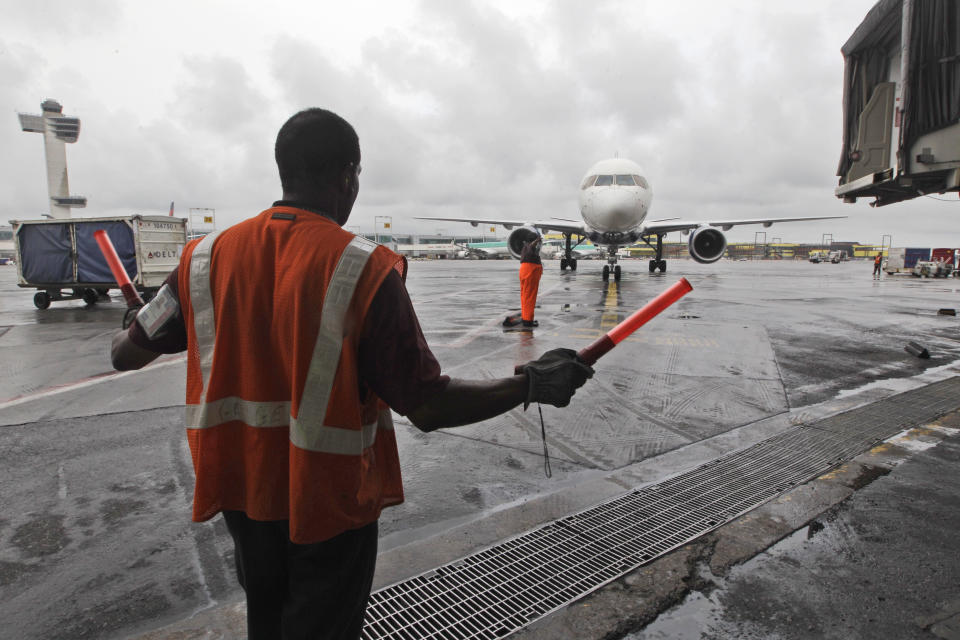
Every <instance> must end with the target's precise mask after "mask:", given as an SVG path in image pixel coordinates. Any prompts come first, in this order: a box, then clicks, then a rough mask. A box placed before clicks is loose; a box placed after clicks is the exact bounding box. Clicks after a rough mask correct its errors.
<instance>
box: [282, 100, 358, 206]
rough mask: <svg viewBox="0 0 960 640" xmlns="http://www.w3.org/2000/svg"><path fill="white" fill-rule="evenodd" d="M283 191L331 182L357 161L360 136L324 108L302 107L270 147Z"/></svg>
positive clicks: (284, 126) (347, 124) (288, 121)
mask: <svg viewBox="0 0 960 640" xmlns="http://www.w3.org/2000/svg"><path fill="white" fill-rule="evenodd" d="M273 153H274V157H275V158H276V160H277V168H278V169H279V170H280V184H282V185H283V189H284V191H299V190H302V189H304V188H309V187H311V186H316V184H317V182H321V183H324V182H325V183H327V184H333V183H334V181H335V180H336V179H337V178H338V177H339V175H340V173H341V172H342V171H343V169H344V168H346V167H347V165H350V164H354V165H359V164H360V140H359V138H358V137H357V132H356V131H354V129H353V127H352V126H350V123H349V122H347V121H346V120H344V119H343V118H341V117H340V116H338V115H337V114H335V113H333V112H332V111H327V110H326V109H319V108H312V109H304V110H303V111H300V112H299V113H296V114H294V115H293V116H292V117H291V118H290V119H289V120H287V121H286V122H285V123H284V125H283V126H282V127H280V132H279V133H278V134H277V143H276V146H275V147H274V150H273Z"/></svg>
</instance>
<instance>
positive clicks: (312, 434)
mask: <svg viewBox="0 0 960 640" xmlns="http://www.w3.org/2000/svg"><path fill="white" fill-rule="evenodd" d="M376 248H377V245H376V243H374V242H371V241H369V240H367V239H366V238H360V237H355V238H354V239H353V240H351V241H350V244H348V245H347V248H346V249H344V250H343V254H342V255H341V256H340V261H339V262H338V263H337V268H336V269H335V270H334V272H333V277H332V278H330V284H329V285H327V291H326V293H325V294H324V296H323V310H322V312H321V314H320V331H319V333H317V342H316V343H315V344H314V346H313V357H312V358H311V359H310V369H309V370H308V371H307V381H306V384H304V385H303V396H302V397H301V398H300V410H299V411H298V412H297V417H296V418H293V419H291V420H290V441H291V442H292V443H293V444H294V445H296V446H298V447H300V448H301V449H307V450H308V451H327V450H328V449H327V447H329V446H332V445H333V444H334V443H335V442H337V441H338V439H339V436H338V435H334V434H332V433H330V429H331V428H330V427H326V426H325V425H324V424H323V420H324V418H326V417H327V403H328V402H329V401H330V393H331V392H332V391H333V379H334V376H335V375H336V373H337V365H338V364H339V362H340V351H341V349H343V322H344V319H345V318H346V315H347V307H348V306H349V305H350V300H351V299H352V298H353V292H354V290H355V289H356V288H357V281H358V280H360V274H361V273H363V268H364V267H365V266H366V265H367V260H369V259H370V254H371V253H373V250H374V249H376ZM336 431H349V430H346V429H336ZM352 433H357V432H356V431H353V432H352ZM375 434H376V425H374V430H373V435H375ZM362 444H363V445H364V446H363V448H365V447H368V446H370V445H371V444H373V437H371V438H370V439H369V442H368V441H367V438H365V437H364V438H363V440H362ZM363 448H361V449H360V450H359V451H356V452H355V453H358V454H359V453H360V452H361V451H363ZM330 453H338V452H335V451H330Z"/></svg>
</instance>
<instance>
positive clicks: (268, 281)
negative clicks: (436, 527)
mask: <svg viewBox="0 0 960 640" xmlns="http://www.w3.org/2000/svg"><path fill="white" fill-rule="evenodd" d="M391 269H397V270H398V271H399V272H400V274H401V276H403V275H405V270H406V262H405V261H404V259H403V258H402V257H400V256H398V255H397V254H395V253H393V252H392V251H390V250H388V249H386V248H385V247H382V246H379V245H377V244H375V243H373V242H370V241H369V240H365V239H363V238H359V237H356V236H354V235H353V234H351V233H349V232H347V231H344V230H343V229H342V228H340V226H339V225H337V224H336V223H335V222H333V221H331V220H329V219H327V218H324V217H322V216H320V215H317V214H315V213H310V212H307V211H302V210H300V209H295V208H291V207H273V208H271V209H267V210H266V211H264V212H263V213H261V214H260V215H259V216H257V217H255V218H253V219H250V220H246V221H244V222H242V223H240V224H237V225H235V226H233V227H230V228H229V229H227V230H225V231H224V232H222V233H219V234H210V235H207V236H204V237H203V238H201V239H200V240H198V241H194V242H191V243H190V244H188V245H187V247H186V248H185V250H184V254H183V257H182V259H181V263H180V272H179V278H180V279H179V287H180V297H181V306H182V309H183V314H184V322H185V324H186V327H187V345H188V356H187V399H186V404H187V406H186V426H187V437H188V440H189V443H190V451H191V454H192V456H193V466H194V470H195V471H196V476H197V482H196V488H195V490H194V501H193V519H194V520H195V521H197V522H202V521H204V520H208V519H210V518H212V517H213V516H214V515H216V514H217V513H219V512H220V511H223V510H239V511H243V512H245V513H246V514H247V516H249V517H250V518H252V519H254V520H289V521H290V539H291V540H292V541H293V542H297V543H311V542H319V541H322V540H326V539H329V538H331V537H333V536H335V535H337V534H339V533H341V532H343V531H346V530H348V529H355V528H359V527H361V526H363V525H365V524H368V523H370V522H373V521H374V520H376V519H377V518H378V517H379V516H380V511H381V509H383V508H384V507H386V506H390V505H394V504H399V503H401V502H403V485H402V482H401V479H400V462H399V457H398V455H397V444H396V438H395V436H394V432H393V423H392V420H391V418H390V411H389V409H388V408H387V406H386V404H385V403H384V402H383V401H381V400H380V399H379V398H377V396H376V395H374V394H373V392H372V391H370V390H368V389H365V388H364V387H362V383H361V381H360V380H359V378H358V364H357V349H358V341H359V338H360V332H361V329H362V327H363V323H364V318H365V317H366V313H367V310H368V308H369V306H370V302H371V301H372V300H373V297H374V294H376V292H377V289H378V288H379V287H380V284H381V283H382V282H383V279H384V278H385V277H386V276H387V274H388V273H389V272H390V270H391Z"/></svg>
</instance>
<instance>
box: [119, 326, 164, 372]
mask: <svg viewBox="0 0 960 640" xmlns="http://www.w3.org/2000/svg"><path fill="white" fill-rule="evenodd" d="M159 356H160V354H159V353H156V352H154V351H150V350H149V349H144V348H143V347H141V346H139V345H136V344H134V343H133V341H132V340H130V338H129V337H127V332H126V330H122V331H118V332H117V333H116V334H114V336H113V343H112V344H111V345H110V360H111V361H112V362H113V368H114V369H116V370H117V371H130V370H131V369H141V368H143V367H145V366H147V365H148V364H150V363H151V362H153V361H154V360H156V359H157V358H158V357H159Z"/></svg>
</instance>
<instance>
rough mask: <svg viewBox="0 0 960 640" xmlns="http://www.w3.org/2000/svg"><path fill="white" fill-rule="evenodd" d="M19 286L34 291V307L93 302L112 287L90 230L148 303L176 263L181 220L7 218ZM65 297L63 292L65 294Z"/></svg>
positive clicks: (182, 235)
mask: <svg viewBox="0 0 960 640" xmlns="http://www.w3.org/2000/svg"><path fill="white" fill-rule="evenodd" d="M11 223H12V224H13V236H14V243H15V245H16V251H17V275H18V282H17V284H18V286H20V287H33V288H36V289H38V291H37V294H36V295H35V296H34V297H33V304H34V305H35V306H36V307H37V308H38V309H46V308H47V307H49V306H50V303H51V302H53V301H59V300H77V299H82V300H83V301H84V302H86V303H87V304H88V305H90V304H95V303H96V302H97V300H98V299H99V298H100V297H101V296H103V295H105V294H106V293H107V291H109V290H110V289H111V288H114V289H115V288H116V287H117V283H116V281H115V280H114V279H113V274H112V273H111V272H110V268H109V267H108V266H107V263H106V260H104V258H103V255H102V254H101V253H100V248H99V247H98V246H97V243H96V240H94V237H93V232H94V231H97V230H100V229H103V230H105V231H106V232H107V235H108V236H109V237H110V240H111V241H112V242H113V244H114V247H115V248H116V250H117V253H118V254H119V256H120V259H121V261H122V262H123V266H124V268H125V269H126V270H127V273H128V274H129V275H130V279H131V280H132V281H133V283H134V286H135V287H136V288H137V289H138V290H139V291H140V292H141V294H142V296H143V297H144V298H145V299H147V298H150V297H151V296H152V295H153V293H154V292H155V291H156V290H157V289H159V288H160V286H161V285H162V284H163V281H164V279H165V278H166V277H167V275H169V273H170V272H171V271H172V270H173V268H174V267H175V266H176V265H177V264H178V262H179V260H180V254H181V252H182V251H183V246H184V245H185V244H186V241H187V234H186V220H185V219H183V218H172V217H167V216H140V215H133V216H119V217H110V218H70V219H57V220H12V221H11ZM65 290H66V291H69V293H67V294H64V291H65Z"/></svg>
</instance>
